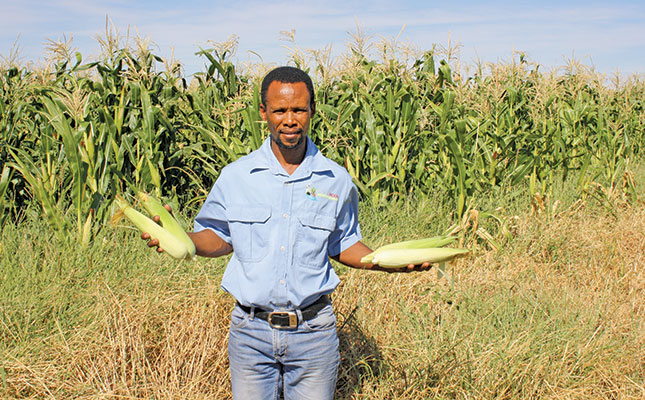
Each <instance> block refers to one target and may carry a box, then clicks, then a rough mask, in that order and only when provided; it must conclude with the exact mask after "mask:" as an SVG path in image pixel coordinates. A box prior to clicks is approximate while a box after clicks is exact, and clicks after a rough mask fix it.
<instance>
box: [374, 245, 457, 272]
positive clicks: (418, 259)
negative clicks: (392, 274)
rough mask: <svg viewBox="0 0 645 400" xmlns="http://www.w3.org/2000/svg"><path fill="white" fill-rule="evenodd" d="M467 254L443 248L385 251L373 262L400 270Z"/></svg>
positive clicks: (379, 253)
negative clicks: (412, 265) (399, 268)
mask: <svg viewBox="0 0 645 400" xmlns="http://www.w3.org/2000/svg"><path fill="white" fill-rule="evenodd" d="M466 253H468V250H467V249H452V248H442V247H435V248H428V249H385V250H382V251H378V252H376V254H375V255H374V256H373V258H372V261H371V262H372V263H373V264H378V265H379V266H381V267H386V268H398V267H405V266H407V265H410V264H415V265H417V264H423V263H424V262H429V263H439V262H444V261H449V260H452V259H453V258H455V257H457V256H461V255H464V254H466Z"/></svg>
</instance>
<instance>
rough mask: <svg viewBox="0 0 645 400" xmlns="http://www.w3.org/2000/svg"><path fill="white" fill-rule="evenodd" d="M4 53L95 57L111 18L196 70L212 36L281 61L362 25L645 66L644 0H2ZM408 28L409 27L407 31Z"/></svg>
mask: <svg viewBox="0 0 645 400" xmlns="http://www.w3.org/2000/svg"><path fill="white" fill-rule="evenodd" d="M0 7H1V8H0V9H1V10H2V13H1V14H0V55H2V56H4V57H7V56H8V55H9V53H10V51H11V49H12V46H13V44H14V42H16V39H17V44H18V45H19V48H20V53H19V54H20V55H21V57H22V61H23V62H26V61H36V62H37V61H38V60H39V59H42V57H43V55H44V54H45V51H44V48H45V43H46V41H47V39H53V40H57V39H62V38H63V35H65V36H66V37H67V38H68V39H69V38H72V39H73V45H74V47H76V48H78V50H79V51H80V52H81V53H82V54H83V56H84V58H85V59H90V58H92V57H93V56H95V55H96V54H98V52H99V45H98V42H97V40H96V36H97V35H102V34H104V32H105V21H106V16H107V17H109V19H110V21H111V23H112V24H113V26H114V27H116V28H117V29H118V30H119V31H120V32H121V33H123V34H125V33H126V32H127V31H128V28H129V32H130V35H131V36H136V35H137V34H138V35H139V36H141V37H148V38H150V39H151V40H152V41H153V43H154V46H155V47H154V52H155V53H156V54H159V55H162V56H164V57H167V56H169V55H170V54H171V49H174V54H175V58H176V59H178V60H179V61H181V62H182V64H183V65H184V67H185V72H186V74H187V75H190V74H191V73H193V72H196V71H198V70H201V69H202V66H203V61H202V60H201V59H200V58H199V57H198V56H196V55H194V53H195V52H196V51H198V50H199V47H200V46H208V41H215V42H222V41H225V40H226V39H227V38H228V37H229V36H230V35H232V34H235V35H237V37H238V40H239V44H238V51H237V54H236V60H237V61H239V62H245V61H251V62H256V61H259V58H258V56H257V55H255V54H253V53H251V52H250V51H253V52H255V53H256V54H258V55H259V56H261V57H262V60H263V61H264V62H266V63H272V64H283V63H285V62H286V61H287V59H288V50H287V49H286V48H285V46H290V44H289V43H287V42H285V41H284V40H282V39H281V38H283V36H281V31H291V30H295V39H296V43H297V45H298V46H299V47H302V48H312V49H322V48H324V47H326V46H331V48H332V53H333V54H334V55H338V54H341V53H344V52H345V51H346V47H347V42H348V41H349V40H350V35H349V34H348V32H355V31H356V28H357V25H358V26H360V28H361V30H362V31H363V32H364V33H366V34H368V35H371V37H372V38H373V39H374V40H375V41H377V40H379V39H381V38H383V37H384V38H388V39H392V38H394V37H397V35H398V37H399V41H400V42H408V41H409V42H410V43H412V44H414V45H415V46H416V47H417V48H418V49H419V50H428V49H430V48H432V46H433V45H434V44H436V45H440V46H446V45H447V44H448V38H449V37H450V39H451V40H452V41H453V42H458V43H460V44H461V48H460V60H461V62H462V64H471V65H472V64H474V63H475V61H476V60H481V61H483V62H496V61H498V60H508V59H509V58H510V56H511V54H512V52H513V51H522V52H524V53H526V55H527V56H528V58H529V59H530V60H531V61H534V62H537V63H539V64H541V65H543V66H544V68H546V69H550V68H553V67H559V66H562V65H565V64H566V62H567V60H570V59H572V58H575V59H576V60H578V61H581V62H583V63H584V64H586V65H589V66H594V67H595V68H596V70H597V71H599V72H602V73H607V74H612V73H614V72H616V71H617V70H618V71H620V72H621V73H622V74H634V73H635V74H645V1H643V0H641V1H626V0H614V1H611V2H609V1H602V2H600V1H594V0H590V1H551V0H546V1H519V0H518V1H486V0H483V1H452V2H449V1H441V2H438V1H420V0H418V1H405V0H404V1H401V0H399V1H393V0H389V1H380V0H379V1H351V0H345V1H339V0H331V1H326V2H325V1H297V0H290V1H269V0H265V1H255V0H252V1H243V2H242V1H233V0H230V1H220V0H213V1H205V0H199V1H188V2H180V1H166V0H158V1H151V0H138V1H137V0H49V1H34V0H0ZM402 29H403V30H402Z"/></svg>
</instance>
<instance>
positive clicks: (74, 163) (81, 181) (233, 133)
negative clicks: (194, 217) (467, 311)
mask: <svg viewBox="0 0 645 400" xmlns="http://www.w3.org/2000/svg"><path fill="white" fill-rule="evenodd" d="M101 45H102V47H103V49H104V54H103V55H102V56H101V57H100V58H99V60H98V61H93V62H90V63H83V60H82V57H81V55H80V54H75V55H74V56H67V57H66V58H65V57H63V58H62V59H60V60H58V61H57V62H56V63H54V64H53V66H52V67H51V68H49V69H46V70H30V69H28V68H26V67H20V66H15V65H12V66H3V67H1V68H0V221H4V220H7V219H8V218H12V219H13V218H15V217H17V216H19V215H22V214H23V213H24V211H25V209H27V208H28V207H30V206H34V205H37V206H38V207H39V208H40V210H42V214H43V215H44V216H45V220H46V221H48V223H49V224H50V225H51V226H53V227H55V228H56V229H57V230H58V231H60V232H63V233H64V234H65V235H68V236H71V237H76V238H78V240H79V241H81V242H84V243H87V242H88V241H89V240H91V238H92V236H93V234H94V233H95V232H96V231H97V230H98V229H100V228H101V226H103V224H104V223H105V222H106V221H107V220H108V219H109V217H110V214H111V211H110V210H111V207H112V201H113V199H114V198H115V195H116V193H121V192H139V191H146V192H148V193H151V194H152V195H153V196H155V197H164V198H166V199H169V201H170V202H172V203H174V204H181V207H182V209H185V210H186V211H187V212H194V211H195V210H196V209H197V208H198V207H199V206H200V204H201V202H202V200H203V199H204V198H205V196H206V195H207V193H208V191H209V190H210V188H211V186H212V184H213V182H214V181H215V179H217V176H218V174H219V171H220V170H221V168H222V167H224V166H225V165H227V164H228V163H230V162H232V161H234V160H236V159H237V158H239V157H241V156H243V155H245V154H248V153H249V152H251V151H252V150H254V149H256V148H258V147H259V146H260V144H261V143H262V141H263V140H264V138H265V137H266V136H267V134H268V132H267V130H266V128H265V127H264V125H263V124H262V123H261V118H260V114H259V110H258V109H259V104H260V94H259V88H258V85H259V81H258V78H257V76H253V74H251V73H250V72H246V71H244V70H242V69H241V67H240V66H237V65H235V64H234V63H233V62H232V61H231V60H232V56H233V52H232V51H231V49H221V48H209V49H200V51H198V52H197V53H196V54H197V55H198V56H199V57H202V59H203V60H204V62H205V68H204V70H203V71H202V72H200V73H197V74H195V76H194V77H193V79H192V82H190V83H188V82H187V80H186V78H185V77H183V76H182V75H181V68H180V67H179V64H172V65H171V63H168V62H166V61H167V60H163V59H162V58H161V57H159V56H157V55H155V54H153V53H152V51H150V49H149V48H148V46H147V45H145V44H139V45H138V46H137V47H132V46H127V45H123V46H120V45H119V43H118V41H115V40H105V41H102V42H101ZM364 48H365V47H361V48H353V49H352V50H351V54H348V55H347V57H346V58H344V59H343V60H344V61H343V64H340V63H338V68H336V69H335V70H333V69H330V65H331V64H329V62H328V61H329V60H327V61H325V62H326V64H325V65H318V66H315V65H314V66H313V68H310V70H312V71H319V72H320V73H321V74H323V76H322V78H321V79H318V81H317V82H315V83H316V84H315V89H316V93H315V99H316V104H317V112H316V114H315V115H314V118H313V120H312V128H311V131H310V135H311V137H312V138H313V140H314V141H315V142H316V144H317V145H318V146H319V148H320V149H321V151H322V152H323V153H324V154H325V155H327V156H328V157H330V158H331V159H333V160H335V161H336V162H338V163H339V164H341V165H344V166H345V167H346V168H347V170H348V171H349V173H350V174H351V176H352V177H353V178H354V181H355V183H356V185H357V187H358V189H359V191H360V193H361V196H362V198H363V199H369V200H370V201H371V202H373V203H375V204H382V203H383V202H387V201H389V200H390V199H396V198H402V197H406V196H408V195H410V194H411V193H414V194H416V195H417V196H423V195H429V194H431V193H435V192H439V193H444V194H445V195H446V196H448V197H447V198H449V199H450V201H451V202H452V203H453V204H454V210H455V213H454V215H453V216H448V218H453V219H455V220H459V219H460V218H461V217H462V216H463V215H464V213H465V212H466V210H468V208H469V207H470V206H471V205H472V204H471V201H472V200H471V199H472V198H473V196H475V195H481V194H484V195H485V194H486V193H487V192H488V191H490V190H492V189H494V188H496V187H498V186H501V185H525V186H526V187H527V188H528V190H529V193H530V194H531V195H537V194H540V195H547V194H548V193H549V191H550V190H551V189H552V188H553V186H554V185H555V184H556V183H557V182H558V181H561V180H564V179H567V177H568V176H570V175H571V174H575V176H576V177H577V179H578V188H579V190H580V195H581V196H584V194H585V193H587V191H588V189H589V187H590V185H591V184H595V183H597V182H599V183H600V184H602V185H603V186H604V187H608V188H611V189H612V190H619V189H621V184H622V185H623V186H624V182H625V181H627V182H632V181H633V180H629V179H627V178H626V177H629V176H631V175H630V171H629V165H630V164H629V160H638V159H639V158H640V157H642V154H643V151H642V149H643V146H644V142H645V112H644V110H643V108H644V102H645V100H644V99H645V95H644V94H645V85H644V84H643V82H642V81H641V80H638V79H635V78H634V79H630V80H627V81H625V82H622V83H620V84H618V83H616V84H615V85H614V86H613V87H610V86H609V85H607V84H605V83H604V80H603V79H601V78H600V77H598V76H596V75H594V74H593V73H589V72H587V71H585V70H584V69H575V68H570V69H568V70H567V71H565V73H564V74H558V73H556V72H551V73H542V72H540V71H541V70H540V69H539V66H537V65H535V64H531V63H529V62H528V61H527V60H526V59H525V58H523V57H521V58H520V60H519V62H517V61H516V60H512V61H511V62H510V63H506V64H504V63H499V64H491V65H489V66H482V65H479V66H478V68H477V69H476V70H475V73H474V74H472V75H470V76H460V75H458V74H455V73H453V71H452V69H451V59H450V58H449V59H448V60H442V59H439V57H437V55H436V54H435V53H434V52H433V51H427V52H425V53H424V54H423V55H421V56H419V57H418V59H416V60H412V62H409V60H403V59H402V60H397V59H396V57H383V58H382V59H378V60H377V59H375V58H374V57H373V56H372V55H370V54H368V53H365V52H364ZM361 49H363V50H361ZM70 54H71V53H70ZM294 57H295V56H294ZM293 61H294V62H296V61H297V62H298V63H300V65H302V66H303V68H308V66H307V65H305V64H306V63H305V60H303V59H300V58H298V59H297V60H296V59H294V60H293ZM320 62H322V61H320ZM162 65H169V66H168V67H167V68H165V70H163V69H162ZM485 68H488V69H489V70H488V71H485ZM247 71H250V70H247ZM323 72H324V73H323ZM313 75H314V78H316V75H315V73H314V74H313ZM70 233H73V235H69V234H70Z"/></svg>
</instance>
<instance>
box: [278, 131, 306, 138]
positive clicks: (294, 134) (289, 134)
mask: <svg viewBox="0 0 645 400" xmlns="http://www.w3.org/2000/svg"><path fill="white" fill-rule="evenodd" d="M280 135H281V136H283V137H284V138H285V139H295V138H297V137H298V136H300V135H302V129H297V130H293V131H285V130H281V131H280Z"/></svg>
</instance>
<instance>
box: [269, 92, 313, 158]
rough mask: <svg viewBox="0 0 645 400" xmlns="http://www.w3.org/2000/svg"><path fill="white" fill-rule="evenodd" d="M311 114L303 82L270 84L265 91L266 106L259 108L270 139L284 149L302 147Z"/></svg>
mask: <svg viewBox="0 0 645 400" xmlns="http://www.w3.org/2000/svg"><path fill="white" fill-rule="evenodd" d="M313 113H314V109H313V107H312V105H311V104H310V102H309V91H307V85H305V83H304V82H297V83H284V82H278V81H273V82H271V84H270V85H269V88H268V89H267V92H266V107H265V106H264V105H262V104H261V105H260V115H262V119H263V120H265V121H266V122H267V125H268V127H269V132H270V133H271V140H272V141H273V142H274V143H275V144H276V145H277V146H279V147H281V148H283V149H296V148H299V147H301V146H304V145H305V138H306V137H307V132H308V131H309V122H310V121H311V117H312V115H313Z"/></svg>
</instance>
